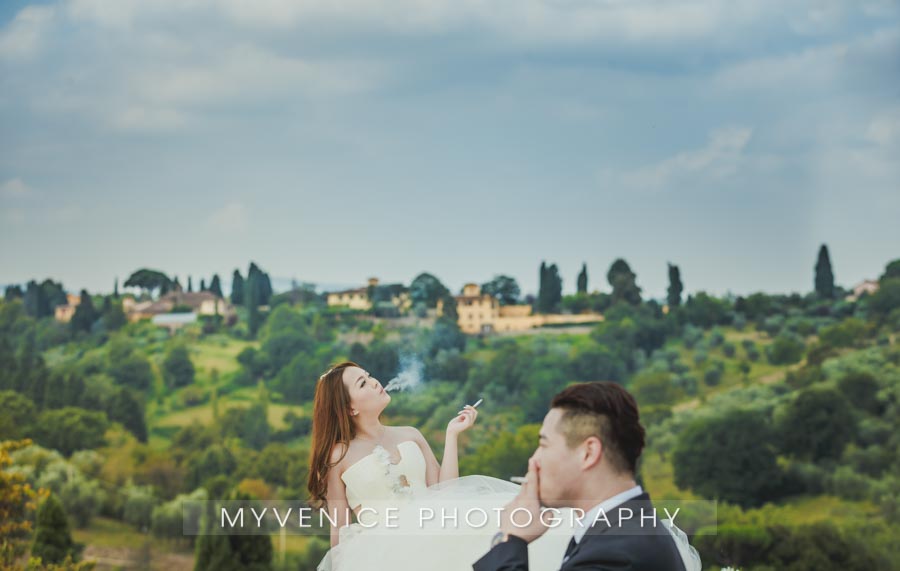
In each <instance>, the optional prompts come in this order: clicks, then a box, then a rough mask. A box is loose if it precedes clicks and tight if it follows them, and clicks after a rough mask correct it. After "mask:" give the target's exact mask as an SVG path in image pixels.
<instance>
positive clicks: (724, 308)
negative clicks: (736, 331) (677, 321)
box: [683, 291, 731, 329]
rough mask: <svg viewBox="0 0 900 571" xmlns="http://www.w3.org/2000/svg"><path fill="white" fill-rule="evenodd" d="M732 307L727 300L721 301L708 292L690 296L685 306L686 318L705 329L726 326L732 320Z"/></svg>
mask: <svg viewBox="0 0 900 571" xmlns="http://www.w3.org/2000/svg"><path fill="white" fill-rule="evenodd" d="M730 310H731V307H730V305H729V303H728V302H727V301H725V300H719V299H716V298H715V297H713V296H711V295H709V294H707V293H706V292H703V291H701V292H697V293H696V294H694V295H689V296H688V299H687V302H686V303H685V304H684V311H683V314H684V318H685V320H686V321H687V322H688V323H692V324H694V325H696V326H698V327H703V328H704V329H706V328H709V327H712V326H714V325H725V324H727V323H728V322H729V320H730V319H731V311H730Z"/></svg>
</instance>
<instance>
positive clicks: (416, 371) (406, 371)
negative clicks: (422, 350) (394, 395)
mask: <svg viewBox="0 0 900 571" xmlns="http://www.w3.org/2000/svg"><path fill="white" fill-rule="evenodd" d="M424 368H425V365H424V364H423V363H422V359H420V358H419V357H418V356H416V355H406V356H401V357H400V372H399V373H397V376H396V377H394V378H393V379H391V380H390V382H388V384H387V385H386V386H385V387H384V390H385V391H388V392H390V391H406V390H411V389H414V388H416V387H418V386H419V385H420V384H422V370H423V369H424Z"/></svg>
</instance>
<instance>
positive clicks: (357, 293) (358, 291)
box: [327, 278, 412, 312]
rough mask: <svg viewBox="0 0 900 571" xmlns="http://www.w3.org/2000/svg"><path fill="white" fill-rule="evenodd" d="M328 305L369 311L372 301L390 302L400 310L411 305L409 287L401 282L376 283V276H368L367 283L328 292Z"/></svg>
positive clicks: (402, 310) (404, 309) (406, 308)
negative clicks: (366, 284) (364, 285)
mask: <svg viewBox="0 0 900 571" xmlns="http://www.w3.org/2000/svg"><path fill="white" fill-rule="evenodd" d="M327 300H328V306H329V307H347V308H350V309H358V310H362V311H369V310H371V309H372V305H373V303H391V304H393V305H394V307H396V308H397V310H398V311H400V312H405V311H407V310H408V309H409V308H410V307H411V306H412V300H411V299H410V297H409V288H407V287H406V286H404V285H403V284H384V285H381V284H379V283H378V278H369V285H368V286H366V287H359V288H354V289H347V290H343V291H333V292H329V293H328V297H327Z"/></svg>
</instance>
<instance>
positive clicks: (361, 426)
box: [308, 362, 680, 571]
mask: <svg viewBox="0 0 900 571" xmlns="http://www.w3.org/2000/svg"><path fill="white" fill-rule="evenodd" d="M390 401H391V396H390V394H388V393H387V392H386V391H385V390H384V387H382V385H381V383H380V382H378V380H377V379H375V378H374V377H372V376H371V375H370V374H369V373H368V372H367V371H365V370H364V369H363V368H362V367H360V366H359V365H357V364H356V363H352V362H343V363H340V364H338V365H335V366H334V367H332V368H331V369H329V370H328V371H326V372H325V374H323V375H322V376H321V377H320V378H319V381H318V384H317V386H316V393H315V398H314V403H313V427H312V451H311V453H310V470H309V481H308V489H309V493H310V496H311V498H310V504H311V506H312V507H314V508H322V509H324V510H325V511H326V513H327V516H326V517H327V518H328V519H327V520H325V521H330V525H331V529H330V534H331V549H330V550H329V551H328V553H327V554H326V555H325V557H324V558H323V559H322V561H321V563H319V566H318V567H317V571H359V570H360V569H363V568H370V567H372V566H373V565H375V566H376V568H379V569H392V570H404V569H421V568H422V565H423V563H422V562H423V561H428V564H427V566H428V568H429V571H451V570H452V571H457V570H460V569H470V568H471V566H472V564H473V563H474V562H475V561H477V560H478V559H479V558H480V557H481V556H482V555H484V554H485V553H486V552H487V551H488V550H489V549H490V543H491V538H492V537H493V536H494V534H495V533H496V532H497V531H498V530H499V529H500V518H499V514H498V513H497V511H498V510H500V509H502V508H503V507H504V506H506V505H507V504H508V503H509V502H510V501H511V500H512V499H513V498H515V497H516V495H517V494H518V492H519V490H520V486H519V485H517V484H513V483H512V482H507V481H504V480H499V479H497V478H492V477H488V476H465V477H462V478H460V477H459V458H458V448H457V444H458V438H459V434H460V433H462V432H463V431H465V430H468V429H469V428H471V427H472V426H473V425H474V423H475V420H476V418H477V417H478V411H477V410H476V409H474V408H473V407H471V406H469V405H466V406H465V407H463V409H462V410H461V411H460V413H459V415H458V416H456V417H454V418H453V419H452V420H451V421H450V422H449V423H448V425H447V432H446V441H445V444H444V456H443V461H442V462H440V463H439V462H438V460H437V458H436V457H435V455H434V452H432V450H431V447H430V446H429V444H428V441H427V440H425V437H424V436H422V434H421V433H420V432H419V431H418V430H417V429H416V428H414V427H411V426H404V427H401V426H386V425H384V424H382V423H381V421H380V416H381V414H382V412H383V411H384V409H385V408H386V407H387V405H388V403H390ZM352 516H355V517H354V519H356V521H355V522H352V523H351V517H352ZM573 530H574V521H573V519H572V517H571V511H570V510H566V509H563V510H560V514H559V518H558V521H557V525H555V527H554V526H551V528H550V530H549V531H548V532H547V533H545V534H544V535H543V536H542V537H541V538H539V539H538V540H536V541H533V542H532V543H530V544H529V545H528V557H529V561H530V568H531V569H532V570H536V571H540V570H544V569H546V570H556V569H559V566H560V564H561V562H562V559H563V556H564V554H565V551H566V547H567V544H568V541H569V539H570V538H571V537H572V533H573ZM679 532H680V531H679ZM673 533H674V532H673Z"/></svg>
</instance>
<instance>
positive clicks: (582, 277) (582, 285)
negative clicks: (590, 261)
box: [576, 264, 588, 293]
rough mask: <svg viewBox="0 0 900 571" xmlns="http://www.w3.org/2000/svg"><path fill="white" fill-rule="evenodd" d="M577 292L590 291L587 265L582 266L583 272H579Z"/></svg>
mask: <svg viewBox="0 0 900 571" xmlns="http://www.w3.org/2000/svg"><path fill="white" fill-rule="evenodd" d="M576 284H577V288H578V289H577V291H578V293H587V290H588V273H587V264H581V271H580V272H578V279H577V281H576Z"/></svg>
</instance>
